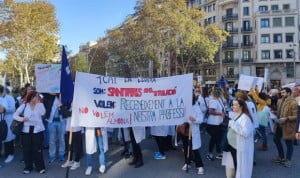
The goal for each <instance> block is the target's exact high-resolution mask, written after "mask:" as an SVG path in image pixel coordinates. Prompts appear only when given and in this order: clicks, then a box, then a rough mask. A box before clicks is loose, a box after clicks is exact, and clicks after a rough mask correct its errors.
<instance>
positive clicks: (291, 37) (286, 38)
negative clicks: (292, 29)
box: [285, 33, 294, 42]
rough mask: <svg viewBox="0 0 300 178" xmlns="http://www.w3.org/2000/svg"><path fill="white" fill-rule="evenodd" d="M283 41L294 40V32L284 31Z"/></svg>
mask: <svg viewBox="0 0 300 178" xmlns="http://www.w3.org/2000/svg"><path fill="white" fill-rule="evenodd" d="M285 42H294V33H286V34H285Z"/></svg>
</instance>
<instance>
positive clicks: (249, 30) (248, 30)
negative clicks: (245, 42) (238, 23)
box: [241, 27, 253, 33]
mask: <svg viewBox="0 0 300 178" xmlns="http://www.w3.org/2000/svg"><path fill="white" fill-rule="evenodd" d="M241 32H242V33H251V32H253V29H252V27H248V28H241Z"/></svg>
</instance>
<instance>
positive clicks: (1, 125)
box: [0, 113, 8, 142]
mask: <svg viewBox="0 0 300 178" xmlns="http://www.w3.org/2000/svg"><path fill="white" fill-rule="evenodd" d="M0 119H1V120H0V141H1V142H2V141H3V140H5V139H6V136H7V131H8V127H7V124H6V121H5V119H4V113H0Z"/></svg>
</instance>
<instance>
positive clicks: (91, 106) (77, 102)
mask: <svg viewBox="0 0 300 178" xmlns="http://www.w3.org/2000/svg"><path fill="white" fill-rule="evenodd" d="M192 83H193V74H185V75H179V76H173V77H164V78H117V77H111V76H101V75H95V74H88V73H82V72H77V73H76V79H75V88H74V98H73V107H72V118H71V126H74V127H76V126H83V127H111V128H120V127H133V126H158V125H177V124H181V123H183V122H185V121H186V118H188V116H189V115H190V114H191V108H192V90H193V89H192Z"/></svg>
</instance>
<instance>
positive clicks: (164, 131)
mask: <svg viewBox="0 0 300 178" xmlns="http://www.w3.org/2000/svg"><path fill="white" fill-rule="evenodd" d="M168 131H169V126H167V125H163V126H152V127H150V132H151V135H152V136H154V138H155V141H156V144H157V147H158V151H156V152H155V153H154V156H153V158H154V159H156V160H159V159H166V158H167V157H166V155H165V149H166V144H167V135H168Z"/></svg>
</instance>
